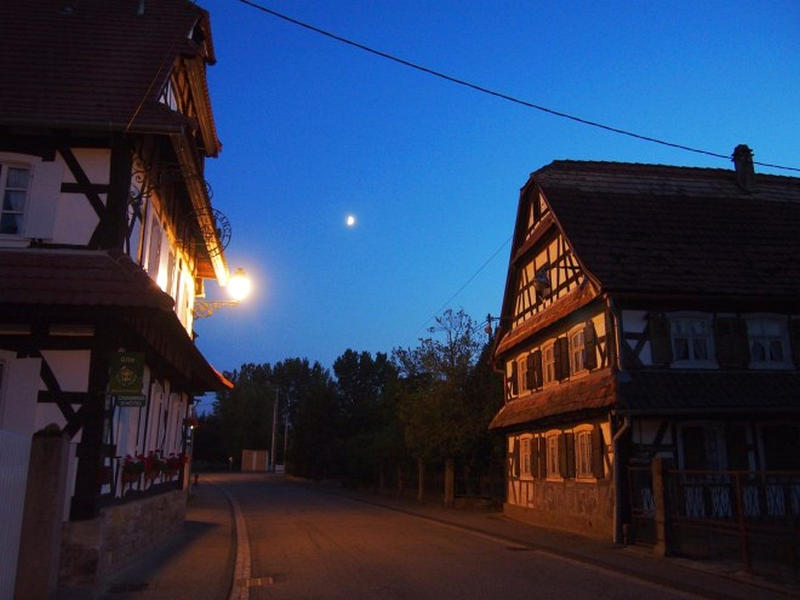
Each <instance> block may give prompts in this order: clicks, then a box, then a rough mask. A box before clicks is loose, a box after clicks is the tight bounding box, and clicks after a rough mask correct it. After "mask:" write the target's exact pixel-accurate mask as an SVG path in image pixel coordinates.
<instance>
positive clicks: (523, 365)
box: [517, 356, 530, 394]
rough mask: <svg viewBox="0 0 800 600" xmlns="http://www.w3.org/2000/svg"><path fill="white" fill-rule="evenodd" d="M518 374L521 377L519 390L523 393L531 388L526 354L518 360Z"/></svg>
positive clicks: (518, 384) (518, 385) (518, 382)
mask: <svg viewBox="0 0 800 600" xmlns="http://www.w3.org/2000/svg"><path fill="white" fill-rule="evenodd" d="M517 376H518V377H519V380H518V381H517V390H518V391H519V393H520V394H522V393H524V392H525V390H528V389H530V388H529V387H528V366H527V361H526V360H525V357H524V356H523V357H522V358H520V359H519V360H518V361H517Z"/></svg>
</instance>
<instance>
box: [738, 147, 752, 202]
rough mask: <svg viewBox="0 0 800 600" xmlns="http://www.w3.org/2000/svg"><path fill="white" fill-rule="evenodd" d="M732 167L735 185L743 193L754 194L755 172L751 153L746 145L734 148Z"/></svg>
mask: <svg viewBox="0 0 800 600" xmlns="http://www.w3.org/2000/svg"><path fill="white" fill-rule="evenodd" d="M733 165H734V167H735V169H736V185H738V186H739V187H740V188H742V189H743V190H744V191H745V192H754V191H755V187H756V171H755V167H753V151H752V150H750V148H749V147H748V146H747V145H746V144H739V145H738V146H736V148H734V150H733Z"/></svg>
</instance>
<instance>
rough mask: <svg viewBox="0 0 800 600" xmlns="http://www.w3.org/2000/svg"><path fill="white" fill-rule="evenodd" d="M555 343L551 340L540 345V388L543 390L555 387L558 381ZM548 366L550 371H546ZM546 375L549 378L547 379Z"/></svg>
mask: <svg viewBox="0 0 800 600" xmlns="http://www.w3.org/2000/svg"><path fill="white" fill-rule="evenodd" d="M555 345H556V341H555V340H551V341H549V342H547V343H546V344H542V347H541V348H542V387H543V388H545V387H547V386H549V385H555V384H556V383H558V379H556V349H555ZM548 353H549V355H550V361H549V362H548V361H547V356H548ZM548 366H549V367H550V369H549V370H548ZM548 373H549V375H550V377H549V378H548Z"/></svg>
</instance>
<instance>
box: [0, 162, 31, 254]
mask: <svg viewBox="0 0 800 600" xmlns="http://www.w3.org/2000/svg"><path fill="white" fill-rule="evenodd" d="M10 169H19V170H25V171H27V173H28V180H27V182H26V184H27V185H26V187H25V200H24V201H23V203H22V210H20V211H12V210H8V211H7V210H5V209H4V208H3V206H4V204H5V199H6V191H7V189H8V186H7V185H6V182H7V181H8V172H9V170H10ZM33 171H34V169H33V164H31V163H26V162H23V161H18V160H0V223H2V218H3V214H5V213H9V214H19V227H18V230H17V231H16V232H15V233H12V232H3V231H2V230H0V237H6V238H20V237H24V236H25V228H26V226H27V219H28V212H29V205H30V197H31V187H32V184H33ZM12 189H13V190H14V191H20V190H19V189H17V188H12Z"/></svg>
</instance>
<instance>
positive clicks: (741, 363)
mask: <svg viewBox="0 0 800 600" xmlns="http://www.w3.org/2000/svg"><path fill="white" fill-rule="evenodd" d="M714 345H715V346H716V349H717V362H718V363H719V366H720V367H722V368H727V369H744V368H746V367H747V365H748V364H749V363H750V344H749V342H748V339H747V323H745V321H744V319H740V318H738V317H717V318H716V319H715V320H714Z"/></svg>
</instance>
